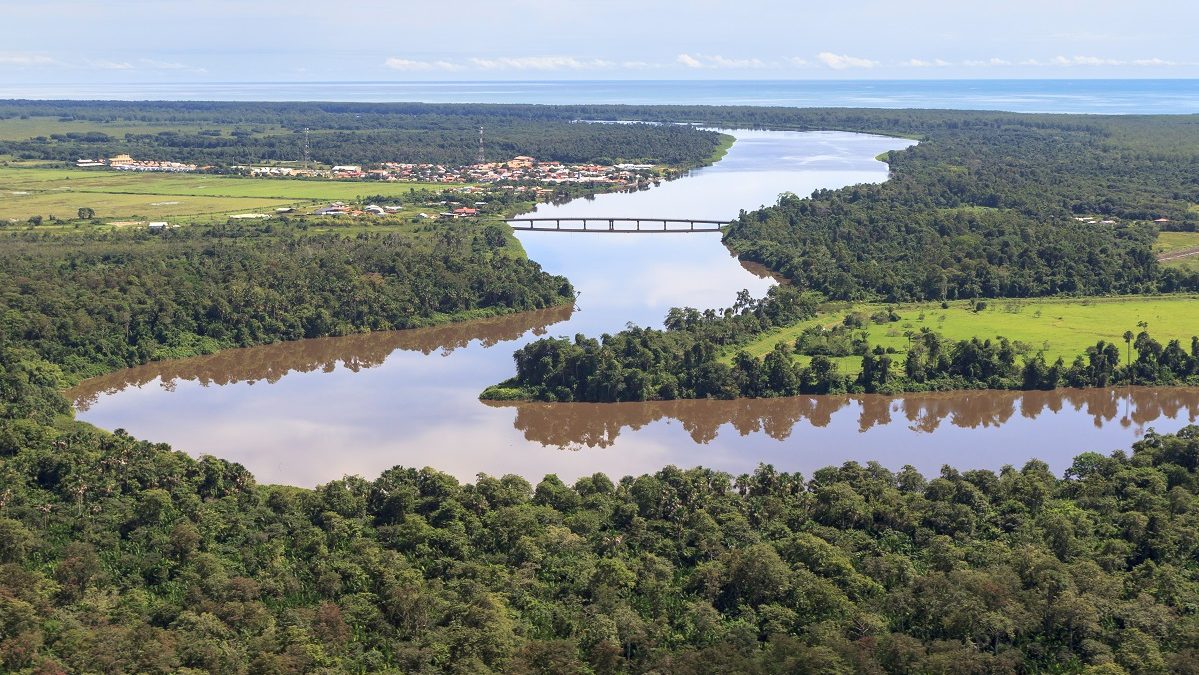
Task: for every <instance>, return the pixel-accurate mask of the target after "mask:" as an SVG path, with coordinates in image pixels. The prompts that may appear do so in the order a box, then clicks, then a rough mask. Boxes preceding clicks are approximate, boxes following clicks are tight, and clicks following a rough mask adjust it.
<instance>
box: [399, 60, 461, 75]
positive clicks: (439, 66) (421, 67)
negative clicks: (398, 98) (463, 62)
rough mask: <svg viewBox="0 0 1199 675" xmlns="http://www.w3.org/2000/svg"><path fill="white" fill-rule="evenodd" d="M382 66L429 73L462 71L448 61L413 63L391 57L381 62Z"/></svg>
mask: <svg viewBox="0 0 1199 675" xmlns="http://www.w3.org/2000/svg"><path fill="white" fill-rule="evenodd" d="M383 65H384V66H386V67H388V68H391V69H392V70H404V71H409V72H413V71H429V70H446V71H453V70H462V66H460V65H458V64H455V63H450V62H449V61H414V60H412V59H401V58H396V57H394V56H393V57H391V58H389V59H387V60H386V61H384V62H383Z"/></svg>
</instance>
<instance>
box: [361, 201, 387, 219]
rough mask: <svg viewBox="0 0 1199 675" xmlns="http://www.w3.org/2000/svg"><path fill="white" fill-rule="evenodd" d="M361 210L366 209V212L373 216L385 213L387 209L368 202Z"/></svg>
mask: <svg viewBox="0 0 1199 675" xmlns="http://www.w3.org/2000/svg"><path fill="white" fill-rule="evenodd" d="M363 211H366V212H367V213H369V214H371V215H373V216H382V215H384V214H386V213H387V211H386V210H385V209H384V208H383V207H382V206H379V205H378V204H368V205H367V207H366V208H364V209H363Z"/></svg>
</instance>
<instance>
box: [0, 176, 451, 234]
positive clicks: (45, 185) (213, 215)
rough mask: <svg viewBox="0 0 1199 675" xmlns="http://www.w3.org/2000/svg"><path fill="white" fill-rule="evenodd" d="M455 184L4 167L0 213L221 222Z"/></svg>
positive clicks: (8, 216) (6, 216) (4, 215)
mask: <svg viewBox="0 0 1199 675" xmlns="http://www.w3.org/2000/svg"><path fill="white" fill-rule="evenodd" d="M452 187H457V186H455V185H444V184H426V183H367V182H352V181H325V180H290V179H273V178H241V177H236V176H211V175H202V174H159V173H126V172H118V171H104V170H94V171H93V170H81V169H28V168H11V167H0V218H3V219H15V220H19V221H24V220H27V219H28V218H29V217H30V216H34V215H40V216H42V217H44V218H46V217H48V216H50V215H54V216H56V217H58V218H60V219H71V218H74V217H75V215H76V213H77V211H78V209H80V208H83V207H88V208H92V209H95V211H96V217H97V219H100V220H131V219H146V218H166V217H176V218H177V217H189V218H193V219H198V220H221V219H224V217H226V216H228V215H230V214H234V213H243V212H264V211H271V210H273V209H275V208H277V207H281V206H295V207H306V206H310V205H312V204H315V203H319V202H328V201H335V200H345V201H348V200H353V199H356V198H358V197H360V196H367V195H378V194H381V195H386V196H392V197H400V198H401V199H402V198H404V197H406V196H408V195H410V194H411V193H412V192H413V191H415V190H420V189H429V190H444V189H446V188H452ZM416 210H420V209H416ZM414 212H415V211H414Z"/></svg>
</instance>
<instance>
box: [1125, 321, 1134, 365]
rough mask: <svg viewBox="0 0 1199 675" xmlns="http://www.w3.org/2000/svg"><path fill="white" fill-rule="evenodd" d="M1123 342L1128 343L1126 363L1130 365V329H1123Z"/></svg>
mask: <svg viewBox="0 0 1199 675" xmlns="http://www.w3.org/2000/svg"><path fill="white" fill-rule="evenodd" d="M1124 344H1126V345H1128V349H1127V350H1126V351H1127V352H1128V365H1129V366H1131V365H1132V331H1130V330H1126V331H1124Z"/></svg>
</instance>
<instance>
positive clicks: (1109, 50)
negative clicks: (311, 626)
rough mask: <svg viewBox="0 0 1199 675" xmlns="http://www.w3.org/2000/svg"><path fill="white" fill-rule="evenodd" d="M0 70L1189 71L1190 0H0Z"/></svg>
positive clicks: (15, 75) (337, 74)
mask: <svg viewBox="0 0 1199 675" xmlns="http://www.w3.org/2000/svg"><path fill="white" fill-rule="evenodd" d="M0 16H2V17H3V19H4V21H3V23H4V25H5V27H6V28H7V30H5V31H4V33H5V38H4V40H3V42H0V81H7V82H10V83H20V82H28V83H33V82H164V81H165V82H178V81H305V80H308V81H311V80H320V81H354V80H537V79H547V80H562V79H629V78H636V79H689V78H694V79H855V78H864V79H948V78H1099V77H1111V78H1178V77H1199V46H1197V45H1196V43H1195V41H1194V36H1193V32H1194V30H1195V27H1196V25H1199V2H1196V1H1195V0H1140V1H1137V0H1121V1H1119V2H1116V1H1111V0H1089V1H1083V0H987V1H980V0H956V1H948V0H886V1H877V0H839V1H837V2H807V1H805V0H793V1H792V2H765V1H763V0H737V1H734V2H730V1H726V0H691V1H690V2H676V1H674V0H639V1H633V0H603V1H593V0H574V1H570V0H515V1H510V2H503V1H500V0H493V1H490V2H484V1H479V0H455V1H451V2H430V1H429V0H421V1H420V2H408V1H405V0H343V1H341V2H311V1H308V0H189V1H179V0H136V1H134V0H89V1H82V0H26V1H21V2H18V1H15V0H0Z"/></svg>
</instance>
